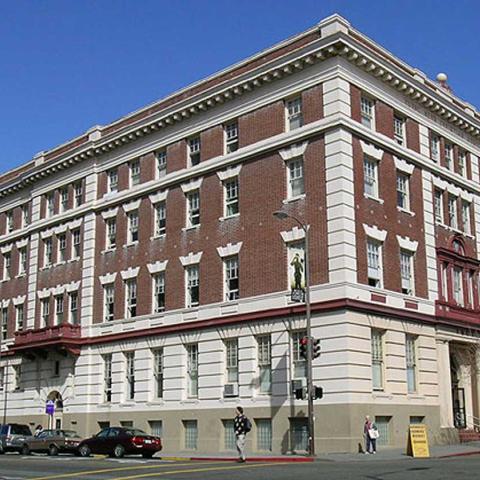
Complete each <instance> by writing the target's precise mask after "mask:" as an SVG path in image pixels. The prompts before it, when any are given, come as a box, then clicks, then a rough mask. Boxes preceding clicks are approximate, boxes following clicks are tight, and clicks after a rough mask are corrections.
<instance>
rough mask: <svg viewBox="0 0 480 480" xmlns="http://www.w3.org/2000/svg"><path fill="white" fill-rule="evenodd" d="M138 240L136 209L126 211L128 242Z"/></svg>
mask: <svg viewBox="0 0 480 480" xmlns="http://www.w3.org/2000/svg"><path fill="white" fill-rule="evenodd" d="M135 242H138V211H137V210H135V211H133V212H129V213H128V243H135Z"/></svg>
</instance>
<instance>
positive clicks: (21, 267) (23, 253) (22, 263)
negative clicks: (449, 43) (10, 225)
mask: <svg viewBox="0 0 480 480" xmlns="http://www.w3.org/2000/svg"><path fill="white" fill-rule="evenodd" d="M26 272H27V247H22V248H20V249H19V250H18V274H19V275H25V273H26Z"/></svg>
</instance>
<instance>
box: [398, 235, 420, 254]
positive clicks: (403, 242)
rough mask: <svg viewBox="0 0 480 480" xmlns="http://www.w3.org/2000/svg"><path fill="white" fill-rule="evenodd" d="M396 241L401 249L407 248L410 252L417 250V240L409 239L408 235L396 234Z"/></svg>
mask: <svg viewBox="0 0 480 480" xmlns="http://www.w3.org/2000/svg"><path fill="white" fill-rule="evenodd" d="M397 242H398V245H399V246H400V248H401V249H402V250H407V251H409V252H412V253H415V252H416V251H417V247H418V242H417V241H416V240H410V238H409V237H402V236H400V235H397Z"/></svg>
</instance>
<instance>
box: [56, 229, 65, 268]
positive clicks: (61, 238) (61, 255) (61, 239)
mask: <svg viewBox="0 0 480 480" xmlns="http://www.w3.org/2000/svg"><path fill="white" fill-rule="evenodd" d="M57 245H58V261H59V262H64V261H65V260H66V259H67V236H66V235H65V234H64V233H62V234H60V235H58V237H57Z"/></svg>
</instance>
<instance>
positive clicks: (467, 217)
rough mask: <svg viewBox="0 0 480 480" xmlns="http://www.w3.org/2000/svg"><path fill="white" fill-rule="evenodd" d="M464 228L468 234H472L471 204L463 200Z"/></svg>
mask: <svg viewBox="0 0 480 480" xmlns="http://www.w3.org/2000/svg"><path fill="white" fill-rule="evenodd" d="M462 228H463V231H464V232H465V233H466V234H470V203H469V202H467V201H465V200H462Z"/></svg>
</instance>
